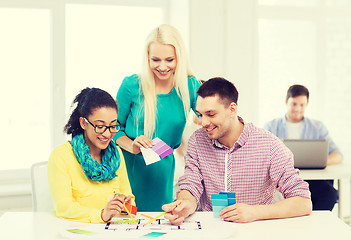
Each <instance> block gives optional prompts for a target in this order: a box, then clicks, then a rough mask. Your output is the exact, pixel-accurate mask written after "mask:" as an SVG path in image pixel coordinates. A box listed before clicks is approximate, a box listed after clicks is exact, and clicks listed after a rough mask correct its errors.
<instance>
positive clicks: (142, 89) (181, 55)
mask: <svg viewBox="0 0 351 240" xmlns="http://www.w3.org/2000/svg"><path fill="white" fill-rule="evenodd" d="M199 86H200V83H199V82H198V81H197V80H196V78H195V77H194V76H193V74H192V72H191V70H190V66H189V60H188V56H187V54H186V51H185V47H184V43H183V41H182V38H181V36H180V34H179V32H178V31H177V29H175V28H174V27H172V26H170V25H161V26H159V27H157V28H156V29H154V30H153V31H152V32H151V33H150V34H149V36H148V37H147V39H146V44H145V50H144V59H143V66H142V71H141V73H140V74H138V75H137V74H135V75H132V76H129V77H126V78H125V79H124V80H123V82H122V84H121V86H120V88H119V90H118V93H117V101H118V103H119V104H120V105H119V113H118V121H119V122H120V123H121V125H122V128H121V131H119V132H118V133H116V135H115V137H114V139H116V143H117V144H118V145H119V146H120V147H121V148H122V149H123V155H124V158H125V162H126V166H127V172H128V176H129V180H130V183H131V187H132V191H133V194H134V195H135V198H136V201H137V202H136V203H137V206H138V210H140V211H161V210H162V209H161V207H162V205H163V204H165V203H169V202H172V198H173V178H174V167H175V163H174V156H173V154H170V155H168V156H167V157H165V158H163V159H161V161H159V162H156V163H153V164H150V165H146V164H145V161H144V159H143V157H142V155H141V154H140V147H150V146H152V144H153V143H152V139H153V138H155V137H159V138H160V139H161V140H163V141H164V142H165V143H167V144H168V145H169V146H170V147H172V148H173V149H175V148H177V147H178V146H179V145H180V143H181V140H182V134H183V130H184V127H185V123H186V118H187V115H188V114H189V111H190V109H193V111H195V104H196V91H197V89H198V88H199Z"/></svg>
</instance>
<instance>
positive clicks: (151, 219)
mask: <svg viewBox="0 0 351 240" xmlns="http://www.w3.org/2000/svg"><path fill="white" fill-rule="evenodd" d="M177 206H178V205H175V206H173V209H174V208H176V207H177ZM166 213H167V212H166V211H165V212H163V213H161V214H160V215H158V216H157V217H154V218H153V219H151V220H150V221H148V222H147V223H145V224H144V225H143V226H145V225H146V224H149V223H151V222H152V221H155V220H156V219H157V218H159V217H161V216H163V215H165V214H166Z"/></svg>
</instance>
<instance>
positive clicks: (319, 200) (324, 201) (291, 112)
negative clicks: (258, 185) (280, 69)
mask: <svg viewBox="0 0 351 240" xmlns="http://www.w3.org/2000/svg"><path fill="white" fill-rule="evenodd" d="M308 100H309V91H308V89H307V88H306V87H305V86H302V85H293V86H291V87H290V88H289V89H288V92H287V95H286V100H285V104H286V108H287V112H286V114H285V115H284V116H283V117H282V118H277V119H273V120H272V121H270V122H267V123H266V124H265V126H264V128H265V129H266V130H268V131H270V132H272V133H273V134H275V135H276V136H277V137H279V138H280V139H327V140H328V142H329V156H328V162H327V165H332V164H339V163H341V162H342V161H343V157H342V155H341V153H340V150H339V149H338V147H337V146H336V144H335V143H334V141H333V140H332V138H331V137H330V135H329V133H328V130H327V128H326V127H325V126H324V124H323V123H322V122H320V121H317V120H312V119H309V118H306V117H305V116H304V113H305V110H306V108H307V105H308ZM307 182H308V183H309V185H310V191H311V199H312V204H313V210H330V211H331V210H332V209H333V207H334V205H335V203H336V201H337V197H338V194H337V190H336V189H335V188H334V187H333V180H309V181H307Z"/></svg>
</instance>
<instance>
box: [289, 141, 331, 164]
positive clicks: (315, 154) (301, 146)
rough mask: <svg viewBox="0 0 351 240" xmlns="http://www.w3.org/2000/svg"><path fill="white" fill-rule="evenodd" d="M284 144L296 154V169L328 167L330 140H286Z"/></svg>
mask: <svg viewBox="0 0 351 240" xmlns="http://www.w3.org/2000/svg"><path fill="white" fill-rule="evenodd" d="M283 142H284V144H285V145H286V146H287V147H288V148H289V149H290V150H291V152H292V153H293V154H294V167H295V168H300V169H323V168H325V167H326V166H327V160H328V150H329V145H328V140H326V139H285V140H283Z"/></svg>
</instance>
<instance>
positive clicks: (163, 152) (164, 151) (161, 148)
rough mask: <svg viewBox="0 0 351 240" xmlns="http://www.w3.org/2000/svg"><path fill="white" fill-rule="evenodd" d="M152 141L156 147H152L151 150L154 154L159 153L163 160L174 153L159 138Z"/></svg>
mask: <svg viewBox="0 0 351 240" xmlns="http://www.w3.org/2000/svg"><path fill="white" fill-rule="evenodd" d="M152 141H153V143H154V145H153V146H152V147H151V149H152V150H154V152H155V153H157V154H158V155H159V156H160V157H161V158H164V157H167V156H168V155H169V154H171V153H172V152H173V151H174V150H173V149H172V148H171V147H170V146H168V145H167V144H166V143H165V142H164V141H162V140H161V139H159V138H158V137H157V138H154V139H153V140H152Z"/></svg>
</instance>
